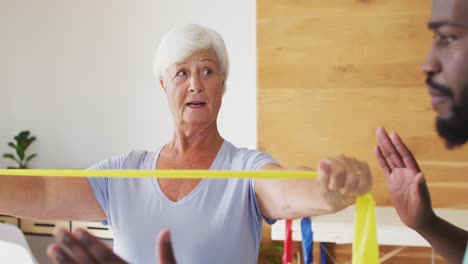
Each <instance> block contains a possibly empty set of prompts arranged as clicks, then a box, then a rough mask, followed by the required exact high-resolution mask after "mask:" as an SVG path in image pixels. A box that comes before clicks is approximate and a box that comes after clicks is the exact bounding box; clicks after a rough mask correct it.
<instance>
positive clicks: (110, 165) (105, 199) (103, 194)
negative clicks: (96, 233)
mask: <svg viewBox="0 0 468 264" xmlns="http://www.w3.org/2000/svg"><path fill="white" fill-rule="evenodd" d="M127 156H128V154H122V155H118V156H115V157H112V158H109V159H106V160H103V161H101V162H99V163H97V164H95V165H93V166H91V167H90V168H89V169H88V170H119V169H121V168H122V165H123V164H124V162H125V160H126V157H127ZM87 180H88V183H89V185H90V186H91V189H93V192H94V196H95V197H96V200H97V201H98V203H99V205H100V206H101V208H102V210H103V211H104V213H105V214H106V217H107V219H105V220H104V219H103V220H101V222H102V224H104V225H108V224H109V225H111V219H110V213H109V183H110V181H111V179H109V178H105V177H103V178H101V177H96V178H91V177H89V178H87Z"/></svg>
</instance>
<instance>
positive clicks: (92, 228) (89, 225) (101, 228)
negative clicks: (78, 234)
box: [71, 221, 113, 239]
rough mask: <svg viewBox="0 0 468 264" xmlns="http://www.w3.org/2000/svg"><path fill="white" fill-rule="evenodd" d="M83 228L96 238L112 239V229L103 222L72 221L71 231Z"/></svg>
mask: <svg viewBox="0 0 468 264" xmlns="http://www.w3.org/2000/svg"><path fill="white" fill-rule="evenodd" d="M78 227H81V228H83V229H86V230H87V231H88V232H90V233H91V234H93V235H94V236H96V237H99V238H104V239H112V238H113V235H112V229H111V228H110V227H109V226H105V225H103V224H101V222H87V221H72V222H71V229H72V230H75V228H78Z"/></svg>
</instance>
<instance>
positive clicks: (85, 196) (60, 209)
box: [0, 176, 106, 221]
mask: <svg viewBox="0 0 468 264" xmlns="http://www.w3.org/2000/svg"><path fill="white" fill-rule="evenodd" d="M0 214H4V215H12V216H15V217H21V218H30V219H36V220H50V221H53V220H102V219H106V215H105V213H104V211H103V210H102V208H101V206H100V205H99V203H98V202H97V201H96V198H95V196H94V192H93V190H92V188H91V186H90V185H89V183H88V180H87V179H86V178H65V177H64V178H60V177H18V176H0Z"/></svg>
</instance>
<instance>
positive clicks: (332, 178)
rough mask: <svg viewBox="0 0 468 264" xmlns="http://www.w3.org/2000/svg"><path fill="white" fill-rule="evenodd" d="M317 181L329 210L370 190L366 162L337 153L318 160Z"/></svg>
mask: <svg viewBox="0 0 468 264" xmlns="http://www.w3.org/2000/svg"><path fill="white" fill-rule="evenodd" d="M318 181H319V186H320V191H321V192H322V195H323V197H324V199H325V201H326V203H327V204H328V205H329V207H330V210H331V211H335V212H336V211H339V210H342V209H344V208H346V207H347V206H349V205H351V204H353V203H354V201H355V199H356V196H358V195H363V194H366V193H368V192H369V191H370V190H371V187H372V174H371V172H370V169H369V166H368V165H367V163H366V162H364V161H359V160H356V159H354V158H348V157H346V156H344V155H339V156H337V157H333V158H328V159H323V160H321V161H320V163H319V165H318Z"/></svg>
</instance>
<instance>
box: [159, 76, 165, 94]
mask: <svg viewBox="0 0 468 264" xmlns="http://www.w3.org/2000/svg"><path fill="white" fill-rule="evenodd" d="M159 83H160V84H161V88H162V89H163V91H164V93H166V86H165V85H164V80H163V79H162V78H160V79H159Z"/></svg>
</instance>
